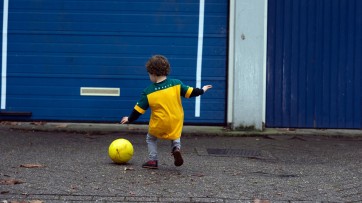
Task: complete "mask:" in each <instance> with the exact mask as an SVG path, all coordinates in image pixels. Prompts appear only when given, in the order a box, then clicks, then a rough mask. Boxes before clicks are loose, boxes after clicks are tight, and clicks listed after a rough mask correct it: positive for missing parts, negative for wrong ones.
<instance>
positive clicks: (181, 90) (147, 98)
mask: <svg viewBox="0 0 362 203" xmlns="http://www.w3.org/2000/svg"><path fill="white" fill-rule="evenodd" d="M194 90H196V91H194ZM203 93H204V91H203V90H202V89H199V88H192V87H190V86H187V85H184V84H183V83H182V82H181V81H180V80H177V79H166V80H164V81H162V82H160V83H153V84H151V85H150V86H148V87H147V88H146V89H144V90H143V92H142V94H141V98H140V100H139V101H138V102H137V104H136V105H135V107H134V111H136V112H137V113H139V114H144V113H145V112H146V110H147V109H148V108H150V109H151V118H150V121H149V130H148V133H149V134H151V135H153V136H156V137H158V138H161V139H167V140H176V139H178V138H180V136H181V132H182V127H183V122H184V111H183V107H182V101H181V97H185V98H190V97H194V96H199V95H201V94H203ZM132 114H134V113H132ZM130 117H132V115H131V116H130ZM133 117H134V116H133ZM137 118H138V116H137V117H136V118H135V119H137ZM135 119H134V118H131V119H130V122H132V120H135Z"/></svg>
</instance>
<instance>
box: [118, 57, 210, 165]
mask: <svg viewBox="0 0 362 203" xmlns="http://www.w3.org/2000/svg"><path fill="white" fill-rule="evenodd" d="M146 68H147V72H148V74H149V77H150V80H151V81H152V82H153V84H151V85H149V86H148V87H147V88H146V89H144V90H143V92H142V94H141V98H140V99H139V101H138V102H137V104H136V105H135V107H134V109H133V111H132V113H131V115H130V116H129V117H127V116H126V117H123V118H122V120H121V123H122V124H124V123H128V122H130V123H131V122H133V121H135V120H137V119H138V118H139V117H140V115H142V114H144V113H145V112H146V110H147V109H148V108H151V118H150V121H149V129H148V134H147V136H146V142H147V146H148V153H149V157H148V158H149V161H147V162H146V163H144V164H143V165H142V167H143V168H152V169H157V168H158V157H157V140H158V139H165V140H171V150H172V155H173V156H174V159H175V161H174V164H175V166H181V165H182V164H183V159H182V156H181V151H180V149H181V142H180V137H181V131H182V127H183V122H184V111H183V108H182V102H181V96H182V97H185V98H190V97H196V96H199V95H202V94H203V93H204V92H206V91H207V90H208V89H210V88H212V86H211V85H205V86H203V87H202V89H199V88H192V87H189V86H187V85H184V84H183V83H182V82H181V81H180V80H177V79H169V78H167V76H168V74H169V73H170V64H169V62H168V60H167V58H166V57H164V56H162V55H155V56H152V57H151V58H150V59H149V60H148V61H147V63H146Z"/></svg>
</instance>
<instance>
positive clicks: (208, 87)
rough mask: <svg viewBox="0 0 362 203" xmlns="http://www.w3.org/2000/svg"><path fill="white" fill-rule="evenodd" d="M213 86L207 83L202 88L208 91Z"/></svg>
mask: <svg viewBox="0 0 362 203" xmlns="http://www.w3.org/2000/svg"><path fill="white" fill-rule="evenodd" d="M210 88H212V85H205V86H203V87H202V89H203V90H204V92H206V91H207V90H208V89H210Z"/></svg>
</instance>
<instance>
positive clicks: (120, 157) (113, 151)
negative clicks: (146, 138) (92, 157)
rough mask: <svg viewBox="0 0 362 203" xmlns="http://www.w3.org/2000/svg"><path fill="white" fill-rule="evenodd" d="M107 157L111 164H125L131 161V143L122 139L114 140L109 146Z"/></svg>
mask: <svg viewBox="0 0 362 203" xmlns="http://www.w3.org/2000/svg"><path fill="white" fill-rule="evenodd" d="M108 155H109V157H110V158H111V159H112V161H113V162H115V163H117V164H125V163H127V162H128V161H129V160H131V159H132V156H133V146H132V143H131V142H130V141H128V140H126V139H123V138H120V139H116V140H114V141H113V142H112V143H111V144H110V145H109V148H108Z"/></svg>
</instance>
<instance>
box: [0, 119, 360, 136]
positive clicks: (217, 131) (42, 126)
mask: <svg viewBox="0 0 362 203" xmlns="http://www.w3.org/2000/svg"><path fill="white" fill-rule="evenodd" d="M0 126H1V127H3V128H8V129H12V130H27V131H29V130H30V131H48V132H49V131H53V132H72V133H84V134H109V133H134V134H146V133H147V131H148V125H142V124H126V125H121V124H119V123H64V122H16V121H15V122H14V121H2V122H1V123H0ZM184 135H186V136H232V137H238V136H239V137H251V136H255V137H256V136H260V137H263V136H288V137H290V136H298V135H303V136H323V137H333V138H345V139H362V131H361V130H350V129H346V130H341V129H289V128H267V129H265V130H264V131H237V130H230V129H228V128H226V127H223V126H191V125H185V126H184V128H183V136H184Z"/></svg>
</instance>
